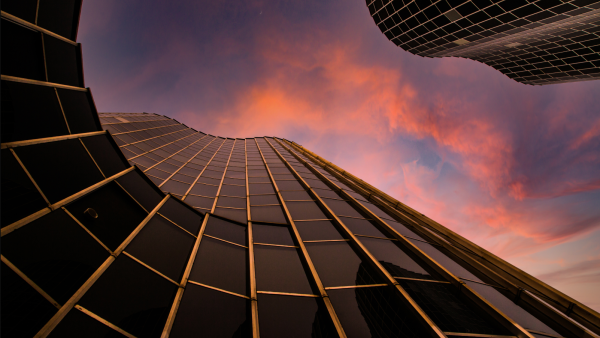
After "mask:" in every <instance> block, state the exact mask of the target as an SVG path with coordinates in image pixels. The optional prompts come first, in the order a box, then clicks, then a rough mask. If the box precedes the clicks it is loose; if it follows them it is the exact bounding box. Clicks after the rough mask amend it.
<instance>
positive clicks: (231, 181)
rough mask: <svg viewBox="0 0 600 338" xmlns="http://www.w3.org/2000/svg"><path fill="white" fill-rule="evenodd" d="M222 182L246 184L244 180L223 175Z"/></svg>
mask: <svg viewBox="0 0 600 338" xmlns="http://www.w3.org/2000/svg"><path fill="white" fill-rule="evenodd" d="M223 183H225V184H233V185H244V186H245V185H246V180H241V179H237V178H227V177H225V179H224V180H223Z"/></svg>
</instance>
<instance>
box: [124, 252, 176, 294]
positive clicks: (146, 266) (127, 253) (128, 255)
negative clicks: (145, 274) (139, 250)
mask: <svg viewBox="0 0 600 338" xmlns="http://www.w3.org/2000/svg"><path fill="white" fill-rule="evenodd" d="M123 255H125V256H127V257H129V258H131V259H133V260H134V261H136V262H137V263H139V264H140V265H143V266H144V267H145V268H147V269H148V270H150V271H152V272H154V273H156V274H157V275H159V276H161V277H162V278H164V279H166V280H168V281H169V282H171V283H173V284H175V285H177V286H179V283H177V282H176V281H174V280H172V279H171V278H169V277H167V276H165V275H163V274H162V273H161V272H160V271H158V270H156V269H155V268H153V267H151V266H150V265H148V264H146V263H144V262H142V261H141V260H140V259H138V258H136V257H135V256H133V255H132V254H130V253H129V252H127V251H123Z"/></svg>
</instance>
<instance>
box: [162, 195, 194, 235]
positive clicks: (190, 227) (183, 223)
mask: <svg viewBox="0 0 600 338" xmlns="http://www.w3.org/2000/svg"><path fill="white" fill-rule="evenodd" d="M159 212H160V213H161V214H163V215H165V217H167V218H168V219H170V220H171V221H173V222H175V223H177V225H179V226H180V227H182V228H184V229H185V230H187V231H189V232H191V233H193V234H194V235H197V234H198V231H200V225H201V223H202V215H200V214H199V213H198V212H195V211H193V210H191V209H190V208H189V207H187V206H185V205H184V204H183V203H182V202H181V201H178V200H176V199H173V198H169V199H168V200H167V202H166V203H165V204H164V205H163V206H162V208H160V210H159Z"/></svg>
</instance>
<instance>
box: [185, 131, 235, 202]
mask: <svg viewBox="0 0 600 338" xmlns="http://www.w3.org/2000/svg"><path fill="white" fill-rule="evenodd" d="M224 144H225V139H224V140H223V142H221V144H220V145H219V148H218V149H217V150H216V151H215V153H214V154H213V156H212V157H211V158H210V160H209V161H208V162H206V165H205V166H204V169H202V171H201V172H200V173H199V174H198V176H197V177H196V179H195V180H194V182H193V183H192V185H190V187H189V188H188V191H186V192H185V195H183V197H181V200H182V201H183V200H185V198H186V197H187V196H188V195H189V194H190V191H192V188H193V187H194V185H195V184H196V182H198V179H200V176H202V174H203V173H204V171H205V170H206V168H207V167H208V166H209V165H210V163H211V162H212V160H213V158H215V156H217V153H218V152H219V150H221V147H222V146H223V145H224ZM215 198H216V196H215Z"/></svg>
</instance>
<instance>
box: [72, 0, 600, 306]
mask: <svg viewBox="0 0 600 338" xmlns="http://www.w3.org/2000/svg"><path fill="white" fill-rule="evenodd" d="M78 40H79V42H81V43H82V45H83V61H84V69H85V80H86V86H88V87H91V89H92V93H93V95H94V99H95V102H96V105H97V107H98V110H99V111H101V112H144V111H145V112H148V113H157V114H162V115H167V116H169V117H172V118H175V119H177V120H178V121H180V122H181V123H184V124H186V125H188V126H189V127H192V128H195V129H197V130H200V131H203V132H206V133H211V134H214V135H219V136H225V137H255V136H279V137H284V138H287V139H289V140H293V141H296V142H297V143H299V144H302V145H304V146H305V147H307V148H308V149H311V150H312V151H314V152H316V153H317V154H319V155H321V156H323V157H325V158H326V159H328V160H330V161H332V162H333V163H336V164H337V165H339V166H341V167H342V168H344V169H346V170H348V171H349V172H351V173H353V174H355V175H357V176H358V177H360V178H362V179H364V180H366V181H367V182H369V183H371V184H373V185H375V186H376V187H378V188H380V189H382V190H384V191H386V192H387V193H388V194H390V195H392V196H394V197H395V198H397V199H399V200H400V201H402V202H404V203H406V204H408V205H409V206H411V207H413V208H415V209H417V210H419V211H421V212H422V213H424V214H425V215H427V216H429V217H431V218H432V219H435V220H436V221H438V222H440V223H442V224H444V225H445V226H447V227H449V228H451V229H452V230H454V231H456V232H458V233H459V234H461V235H463V236H465V237H467V238H468V239H470V240H472V241H474V242H475V243H477V244H479V245H481V246H483V247H484V248H486V249H488V250H490V251H492V252H493V253H495V254H497V255H499V256H500V257H502V258H504V259H506V260H508V261H509V262H511V263H513V264H515V265H516V266H518V267H520V268H522V269H523V270H525V271H527V272H529V273H531V274H533V275H534V276H536V277H538V278H540V279H542V280H543V281H545V282H546V283H548V284H550V285H552V286H554V287H556V288H558V289H559V290H561V291H563V292H565V293H566V294H568V295H569V296H572V297H574V298H575V299H577V300H579V301H581V302H582V303H584V304H587V305H588V306H590V307H592V308H594V309H595V310H597V311H600V292H598V291H597V290H598V289H599V288H600V245H599V244H598V243H600V81H589V82H579V83H570V84H557V85H547V86H543V87H533V86H527V85H523V84H519V83H517V82H514V81H512V80H510V79H509V78H507V77H505V76H504V75H502V74H501V73H500V72H498V71H496V70H494V69H492V68H490V67H488V66H485V65H483V64H480V63H477V62H475V61H471V60H466V59H458V58H443V59H429V58H422V57H419V56H415V55H412V54H409V53H408V52H405V51H403V50H402V49H400V48H398V47H396V46H395V45H394V44H393V43H392V42H390V41H388V40H387V38H386V37H385V36H384V35H383V34H382V33H381V32H380V31H379V29H378V28H377V26H376V25H375V23H374V22H373V19H372V18H371V17H370V16H369V11H368V9H367V7H366V5H365V2H364V1H363V0H315V1H313V0H301V1H300V0H297V1H276V0H273V1H252V0H251V1H249V0H243V1H237V0H231V1H223V0H216V1H166V0H165V1H152V2H149V1H116V0H102V1H100V0H86V1H84V3H83V10H82V14H81V23H80V27H79V37H78Z"/></svg>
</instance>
